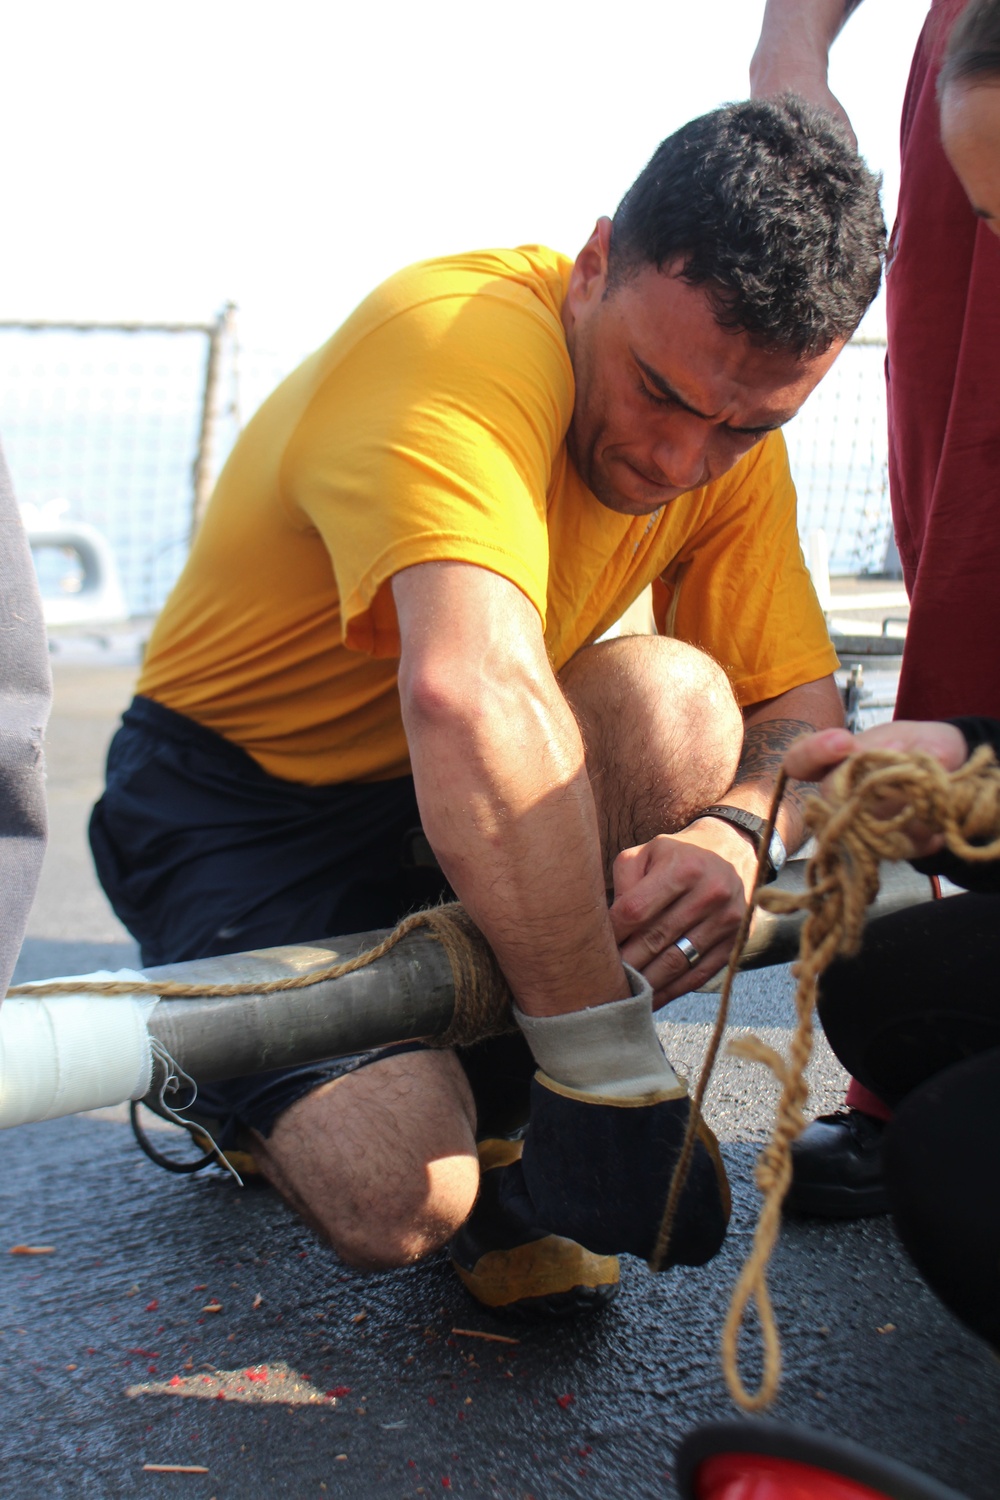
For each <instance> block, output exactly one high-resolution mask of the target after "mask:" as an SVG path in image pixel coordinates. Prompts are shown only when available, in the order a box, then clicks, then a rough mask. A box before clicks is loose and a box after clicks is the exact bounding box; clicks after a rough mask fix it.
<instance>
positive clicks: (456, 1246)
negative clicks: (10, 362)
mask: <svg viewBox="0 0 1000 1500" xmlns="http://www.w3.org/2000/svg"><path fill="white" fill-rule="evenodd" d="M883 238H884V230H883V225H882V217H881V212H880V209H879V203H878V184H877V181H876V180H875V179H874V178H873V177H872V175H871V174H870V173H869V172H868V171H867V169H866V168H865V166H864V164H863V163H862V162H861V161H860V159H859V158H858V157H857V156H856V155H855V154H854V153H853V151H852V150H851V149H850V147H849V146H848V145H847V144H846V142H845V140H844V138H843V137H842V136H841V135H840V134H838V133H837V132H836V131H835V130H832V129H830V127H829V123H828V121H827V120H826V117H825V116H822V115H819V114H814V113H812V112H811V111H810V110H809V109H807V108H806V107H805V106H803V105H801V104H799V103H798V102H796V101H794V100H786V101H784V102H779V103H777V104H774V103H749V104H739V105H733V106H729V107H727V108H725V109H721V110H718V111H716V112H714V113H712V114H710V115H707V116H705V117H704V118H702V119H700V120H696V121H694V122H693V123H691V124H689V125H687V126H685V127H684V128H683V129H682V130H680V131H678V132H677V133H676V135H674V136H672V137H670V138H669V139H668V140H666V141H665V142H663V144H662V145H661V146H660V147H659V149H658V150H657V152H656V154H655V155H654V157H653V158H652V160H651V161H650V163H649V165H648V166H647V167H646V168H645V170H644V171H643V173H642V174H641V176H640V177H639V178H638V180H637V181H636V183H635V184H634V186H633V187H632V188H631V189H630V191H629V192H628V193H627V194H626V196H625V199H624V200H623V202H622V203H621V205H620V206H619V208H618V211H617V213H616V214H615V216H614V219H613V220H610V219H606V218H602V219H600V220H598V223H597V226H596V228H595V230H594V232H593V234H592V236H591V238H590V239H589V240H588V242H587V244H586V245H585V246H584V248H583V249H582V250H581V252H580V254H579V255H578V256H577V257H576V260H575V261H573V260H569V259H567V258H566V257H564V256H562V255H560V254H558V253H556V252H554V251H552V250H548V249H544V248H542V247H539V246H527V247H522V248H520V249H518V250H503V251H484V252H479V253H470V254H464V255H455V256H451V257H447V258H445V259H441V260H434V261H428V262H424V263H423V264H420V265H416V266H412V267H410V268H409V269H407V270H404V271H402V272H400V273H399V274H398V275H396V276H394V277H392V278H391V279H390V280H389V281H388V282H386V283H385V284H384V285H382V286H381V287H379V288H378V289H377V290H376V291H375V292H373V293H372V295H371V296H370V297H369V298H368V299H367V300H366V301H365V302H363V303H362V304H361V306H360V307H359V308H358V309H357V311H356V312H355V313H354V314H353V315H352V316H351V317H350V318H349V319H348V320H347V322H346V323H345V324H344V326H343V327H342V328H341V329H340V330H339V331H338V332H337V333H336V334H335V335H334V337H333V338H332V339H331V340H330V342H329V343H327V344H326V345H325V346H324V347H323V348H322V349H320V350H319V351H318V352H317V353H316V354H314V355H313V356H312V357H311V358H309V359H307V360H306V361H305V363H304V364H303V365H301V366H300V367H299V369H298V370H296V371H295V372H294V374H292V375H291V376H289V378H288V379H287V380H286V381H285V382H284V383H283V384H282V385H281V386H279V388H278V389H277V390H276V391H275V392H274V394H273V395H272V396H271V397H270V398H269V399H268V400H267V401H266V402H265V403H264V405H263V407H262V408H261V409H260V411H259V412H258V413H257V415H256V416H255V417H254V418H253V420H252V421H251V422H250V424H249V425H248V426H247V428H246V430H245V431H244V432H243V433H242V435H241V437H240V438H239V440H238V442H237V444H236V446H235V448H234V450H233V452H232V454H231V456H230V458H229V461H228V463H227V464H226V467H225V469H224V472H223V474H222V476H221V478H220V480H219V483H218V486H217V489H216V492H215V495H214V497H213V499H212V501H211V504H210V506H209V509H208V513H207V515H206V517H205V520H204V523H203V525H202V527H201V529H200V531H199V533H198V536H197V538H196V541H195V544H194V547H193V550H192V553H191V557H190V559H189V561H188V563H187V566H186V568H185V570H184V572H183V574H182V576H181V578H180V581H179V582H178V584H177V586H176V588H175V590H174V592H173V594H172V596H171V598H170V600H169V601H168V603H167V605H166V607H165V609H164V611H163V614H162V616H161V618H160V620H159V622H158V624H157V627H156V629H155V631H154V633H153V637H152V640H151V642H150V646H149V652H148V655H147V658H146V662H145V665H144V667H143V671H142V675H141V678H140V681H139V684H138V694H137V696H136V698H135V700H134V702H133V704H132V706H131V707H130V708H129V710H128V712H127V713H126V715H125V719H124V725H123V728H122V729H121V730H120V731H119V733H118V735H117V737H116V739H115V741H114V742H113V745H112V748H111V752H110V755H109V762H108V785H107V790H106V792H105V795H104V797H103V798H102V800H101V801H100V802H99V803H98V805H97V807H96V808H95V811H94V816H93V821H92V827H91V836H92V843H93V848H94V853H95V857H96V860H97V865H98V869H99V872H100V875H101V878H102V880H103V882H104V885H105V888H106V890H107V891H108V894H109V896H110V897H111V900H112V902H113V904H114V906H115V909H116V911H117V912H118V913H119V915H120V916H121V918H122V920H123V921H124V922H125V923H126V924H127V926H128V927H129V928H130V930H131V931H132V932H133V933H134V934H135V935H136V937H137V938H138V939H139V941H140V943H141V945H142V954H143V961H144V962H145V963H146V964H159V963H166V962H172V961H176V960H179V959H186V958H195V957H198V956H204V955H208V954H219V953H225V952H232V951H236V950H239V949H243V948H249V947H255V948H256V947H263V946H267V945H270V944H279V943H289V942H297V941H307V940H310V939H315V938H317V937H320V936H328V935H333V934H338V933H344V932H354V931H362V930H366V929H370V928H376V927H382V926H388V925H391V924H392V923H393V922H394V921H396V920H397V919H398V918H399V917H401V916H403V915H404V914H405V913H406V912H407V911H408V910H410V909H412V908H413V907H415V906H419V905H421V904H426V903H427V902H428V901H430V900H433V899H435V898H436V897H438V896H439V895H441V894H442V893H444V892H447V891H448V890H449V889H450V890H451V891H453V892H454V893H455V894H456V895H457V896H458V898H459V899H460V900H461V901H462V902H463V903H464V904H465V906H466V907H467V909H468V910H469V912H470V913H471V915H472V917H473V918H474V920H475V921H476V923H477V924H478V925H479V927H480V928H481V929H482V931H483V933H484V934H485V936H486V938H487V940H488V941H489V943H490V945H491V946H492V948H493V950H494V952H495V953H496V955H497V958H498V960H499V962H500V965H501V967H502V968H503V971H504V973H505V975H506V977H507V979H508V981H509V984H510V988H511V990H512V992H513V994H514V997H515V999H516V1002H517V1016H518V1020H519V1023H520V1025H521V1028H522V1034H520V1035H518V1036H517V1037H516V1038H514V1039H504V1040H503V1041H502V1042H499V1043H484V1044H482V1045H481V1046H480V1047H476V1048H472V1049H469V1050H468V1051H467V1052H464V1053H463V1054H462V1055H461V1056H459V1055H457V1054H456V1053H454V1052H447V1051H445V1052H442V1051H434V1050H431V1049H429V1048H427V1047H424V1046H422V1045H420V1044H407V1045H402V1046H398V1047H394V1048H388V1049H386V1050H383V1051H380V1052H378V1053H369V1054H365V1055H363V1056H360V1057H355V1058H352V1059H349V1060H346V1061H345V1060H340V1061H339V1062H335V1063H325V1064H319V1065H317V1066H315V1067H309V1068H298V1069H293V1070H290V1071H288V1072H283V1073H280V1074H273V1073H272V1074H269V1075H263V1076H261V1077H258V1078H253V1079H245V1080H240V1081H238V1082H236V1083H233V1084H227V1085H225V1086H217V1087H215V1088H213V1089H211V1090H206V1091H205V1096H204V1097H203V1099H202V1100H201V1101H200V1103H201V1104H203V1105H204V1104H205V1103H206V1100H207V1102H209V1103H211V1105H212V1107H213V1110H214V1113H215V1115H216V1117H217V1118H218V1119H220V1120H222V1121H223V1122H224V1126H225V1129H226V1130H227V1135H226V1137H225V1140H226V1141H228V1140H230V1139H231V1133H232V1132H233V1131H236V1130H238V1131H240V1132H242V1134H243V1135H244V1137H245V1138H246V1140H247V1141H248V1142H249V1144H250V1147H251V1149H252V1151H253V1154H254V1156H255V1158H256V1159H257V1161H258V1162H259V1164H260V1167H261V1169H262V1170H263V1172H264V1173H265V1174H266V1176H267V1177H268V1178H269V1179H270V1181H271V1182H273V1183H274V1184H275V1185H276V1186H277V1187H278V1188H279V1190H280V1191H281V1192H282V1193H283V1194H284V1195H285V1197H286V1198H287V1200H288V1201H289V1202H290V1203H291V1204H292V1205H293V1206H294V1207H296V1208H297V1209H298V1210H299V1211H300V1212H301V1213H302V1214H303V1215H304V1216H305V1217H306V1218H307V1219H308V1220H310V1221H311V1222H312V1223H313V1224H314V1225H316V1227H317V1228H318V1229H319V1230H320V1231H321V1232H322V1233H323V1234H324V1235H326V1236H327V1237H328V1239H329V1240H330V1241H331V1243H332V1244H333V1245H334V1246H335V1247H336V1249H337V1250H338V1251H339V1252H340V1254H341V1255H342V1256H344V1257H345V1258H346V1259H347V1260H349V1261H350V1262H352V1263H353V1264H356V1265H360V1266H369V1267H384V1266H392V1265H400V1264H403V1263H406V1262H410V1261H413V1260H416V1259H418V1258H419V1257H421V1256H423V1255H426V1254H427V1253H428V1252H430V1251H432V1250H434V1249H436V1248H437V1247H439V1246H441V1245H443V1244H445V1243H446V1242H448V1241H449V1240H450V1241H452V1245H453V1256H454V1259H455V1263H456V1266H457V1267H458V1269H459V1271H460V1274H461V1275H462V1277H463V1280H464V1281H465V1282H466V1285H467V1286H469V1287H470V1289H471V1290H472V1291H473V1292H474V1293H475V1294H476V1295H478V1296H479V1297H480V1298H481V1299H482V1300H484V1301H485V1302H487V1303H489V1304H490V1305H493V1306H497V1307H502V1306H508V1305H511V1304H518V1305H520V1304H532V1303H533V1304H535V1305H538V1306H542V1307H545V1308H555V1309H561V1308H565V1307H566V1306H571V1307H572V1306H580V1305H587V1304H594V1303H600V1302H602V1301H604V1300H606V1299H607V1297H608V1296H609V1295H610V1294H611V1291H612V1289H613V1287H614V1284H615V1282H616V1280H617V1274H618V1272H617V1263H616V1261H615V1259H614V1257H615V1255H616V1254H617V1253H620V1252H623V1251H628V1252H631V1253H634V1254H637V1255H649V1253H650V1251H651V1249H652V1244H653V1240H654V1239H655V1234H656V1229H657V1226H658V1223H659V1218H660V1214H661V1212H662V1207H663V1201H664V1196H665V1192H666V1185H667V1183H668V1182H669V1178H670V1173H671V1171H672V1167H673V1163H674V1161H675V1159H676V1154H677V1145H678V1141H679V1138H680V1134H681V1132H682V1130H683V1125H684V1121H685V1119H686V1117H687V1098H686V1092H685V1089H684V1086H683V1084H682V1083H681V1082H680V1081H679V1080H678V1078H677V1076H676V1075H675V1073H674V1071H673V1069H672V1068H671V1066H670V1064H669V1062H668V1061H667V1059H666V1057H665V1055H664V1053H663V1050H662V1048H661V1046H660V1043H659V1041H658V1039H657V1036H656V1033H655V1030H654V1028H653V1024H652V1009H653V1008H654V1007H658V1006H662V1005H664V1004H666V1003H667V1002H669V1001H670V1000H672V999H675V998H676V997H677V996H679V995H682V994H684V993H685V992H687V991H688V990H691V989H693V988H696V987H697V986H698V985H700V984H702V983H703V982H704V981H705V980H707V979H708V978H709V977H710V976H711V975H712V974H713V973H715V972H716V971H717V970H718V969H719V968H720V967H721V966H722V965H723V963H724V962H725V960H726V957H727V954H728V950H729V947H730V944H731V942H732V939H733V936H734V933H735V930H736V927H737V925H738V922H739V919H740V916H741V912H742V910H743V908H744V903H745V901H746V898H747V894H748V892H749V891H750V889H751V885H752V880H753V873H754V868H755V863H756V857H757V847H758V845H759V842H760V837H761V829H762V826H763V825H762V816H763V814H764V813H765V811H766V808H767V804H768V800H769V795H770V791H771V786H772V782H773V775H774V772H775V769H776V768H777V766H778V765H779V764H780V761H781V756H782V754H783V751H784V749H785V748H786V746H787V745H788V743H789V741H790V740H791V739H792V738H794V737H795V736H796V735H798V734H799V733H801V732H802V731H804V730H809V729H820V728H823V727H825V726H829V725H835V724H838V723H840V719H841V714H840V702H839V697H838V694H837V691H836V688H835V686H834V683H833V679H832V676H831V673H832V670H833V668H834V666H835V665H836V658H835V655H834V652H833V650H832V647H831V645H830V642H829V639H828V636H827V632H826V628H825V624H824V620H823V616H822V613H821V611H820V609H819V607H818V605H817V602H816V598H815V596H814V593H813V590H812V588H811V586H810V582H809V578H808V575H807V572H806V570H805V567H804V565H803V561H802V557H801V552H800V549H799V543H798V538H797V532H796V521H795V495H794V490H793V487H792V483H791V480H790V477H789V473H788V466H787V459H786V454H785V447H784V443H783V440H782V438H781V435H780V432H779V429H780V428H781V426H782V424H783V423H785V422H787V421H788V420H789V418H790V417H792V416H794V414H795V413H796V412H797V411H798V409H799V407H800V406H801V405H802V403H803V401H804V400H805V399H806V397H807V396H808V395H809V393H810V391H811V390H812V389H813V387H814V386H815V385H816V383H817V382H818V381H819V380H820V379H821V378H822V376H823V375H824V374H825V373H826V371H827V370H828V369H829V368H830V366H831V364H832V363H833V361H834V359H835V358H836V356H837V354H838V352H839V351H840V349H841V347H842V346H843V344H844V342H845V341H846V339H848V338H849V337H850V335H851V333H852V332H853V331H854V329H855V327H856V326H857V323H858V321H859V319H860V318H861V316H862V314H863V312H864V311H865V309H866V308H867V306H868V304H869V302H870V301H871V299H872V297H873V296H874V295H875V292H876V290H877V288H878V283H879V277H880V270H881V255H882V246H883ZM650 583H652V585H653V589H654V600H655V612H656V619H657V624H658V629H659V634H658V635H656V636H648V637H638V636H635V637H628V638H624V639H618V640H614V641H609V642H604V643H601V642H599V637H600V636H601V635H602V634H603V633H604V632H605V631H607V629H608V627H609V626H610V625H611V624H612V623H613V622H614V621H615V620H616V619H617V618H618V617H619V616H620V615H621V613H622V612H623V610H624V609H625V608H626V607H627V606H628V605H629V604H630V603H631V602H632V601H633V600H634V599H635V598H636V597H637V596H638V595H639V594H640V592H641V591H642V590H643V589H644V588H645V587H646V586H647V585H648V584H650ZM779 832H780V839H778V840H775V841H774V842H773V845H772V847H771V849H770V851H769V857H770V859H771V862H772V866H773V867H774V868H776V867H777V866H778V865H779V864H780V862H781V859H782V858H783V847H782V843H781V840H783V841H784V846H787V847H794V846H795V845H797V843H798V841H799V839H800V823H799V820H798V817H797V814H796V810H795V806H794V803H791V804H789V805H788V806H786V808H785V810H784V811H783V813H782V817H781V822H780V826H779ZM609 890H611V891H612V892H613V900H612V901H611V903H610V907H609V903H608V900H607V892H608V891H609ZM525 1042H526V1044H525ZM533 1074H534V1078H533V1079H532V1075H533ZM529 1086H530V1102H529V1098H528V1089H529ZM525 1118H527V1119H528V1124H527V1130H526V1131H524V1130H522V1131H520V1132H519V1133H517V1134H519V1137H520V1138H514V1137H515V1134H516V1133H515V1132H514V1130H513V1128H512V1127H514V1126H516V1125H518V1124H521V1125H523V1124H524V1121H525ZM484 1136H490V1137H491V1140H490V1141H488V1142H486V1143H483V1138H484ZM501 1137H502V1138H501ZM477 1140H478V1141H479V1142H480V1145H481V1150H480V1154H479V1156H477ZM480 1157H481V1159H482V1168H483V1170H482V1172H481V1167H480ZM474 1206H475V1212H473V1208H474ZM727 1213H728V1194H727V1189H726V1183H725V1176H724V1173H723V1172H722V1168H721V1163H720V1162H719V1158H718V1152H717V1148H716V1146H715V1143H714V1140H713V1139H712V1137H711V1136H710V1133H709V1132H708V1131H707V1130H703V1131H702V1133H701V1135H700V1138H699V1144H698V1147H697V1150H696V1154H695V1160H694V1163H693V1166H692V1171H691V1175H690V1180H689V1183H688V1187H687V1190H686V1193H685V1195H684V1197H683V1199H682V1201H681V1207H680V1213H679V1217H678V1221H677V1225H676V1230H675V1234H674V1241H673V1258H674V1259H675V1260H682V1261H685V1262H687V1263H700V1262H702V1261H704V1260H706V1259H708V1258H709V1257H710V1256H711V1255H712V1254H714V1253H715V1251H716V1250H717V1248H718V1246H719V1244H720V1243H721V1240H722V1236H723V1234H724V1231H725V1223H726V1217H727ZM470 1214H471V1218H470Z"/></svg>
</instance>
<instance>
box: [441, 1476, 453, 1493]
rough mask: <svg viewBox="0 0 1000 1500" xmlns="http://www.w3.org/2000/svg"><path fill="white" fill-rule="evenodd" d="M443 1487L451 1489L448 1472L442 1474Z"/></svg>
mask: <svg viewBox="0 0 1000 1500" xmlns="http://www.w3.org/2000/svg"><path fill="white" fill-rule="evenodd" d="M441 1488H442V1489H443V1490H450V1489H451V1480H450V1479H449V1478H448V1476H447V1474H442V1475H441Z"/></svg>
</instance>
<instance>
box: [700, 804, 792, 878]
mask: <svg viewBox="0 0 1000 1500" xmlns="http://www.w3.org/2000/svg"><path fill="white" fill-rule="evenodd" d="M698 818H721V819H722V821H723V822H724V823H732V825H733V827H734V828H738V829H739V830H740V832H741V833H745V834H746V836H747V838H748V839H749V840H750V842H751V844H753V846H754V849H755V850H756V851H757V855H758V857H759V855H760V846H761V843H762V842H763V839H764V830H765V829H766V827H767V824H766V822H765V821H764V819H763V818H758V817H757V815H756V813H752V812H746V811H744V809H743V808H742V807H728V806H727V805H726V804H725V803H722V802H720V803H717V804H716V805H715V806H714V807H705V808H703V809H702V811H701V812H700V813H699V814H698ZM698 818H692V819H691V822H692V823H697V821H698ZM787 860H788V850H787V849H786V848H785V842H784V840H783V838H782V837H781V834H780V833H779V832H778V830H777V829H775V830H774V832H773V833H772V834H771V842H770V843H769V844H768V846H767V876H766V879H767V882H768V884H770V882H771V881H772V880H777V878H778V871H779V870H780V869H781V868H782V866H783V865H784V864H785V863H786V862H787Z"/></svg>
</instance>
